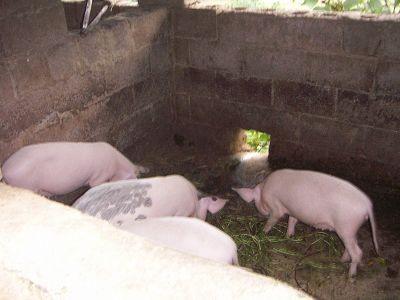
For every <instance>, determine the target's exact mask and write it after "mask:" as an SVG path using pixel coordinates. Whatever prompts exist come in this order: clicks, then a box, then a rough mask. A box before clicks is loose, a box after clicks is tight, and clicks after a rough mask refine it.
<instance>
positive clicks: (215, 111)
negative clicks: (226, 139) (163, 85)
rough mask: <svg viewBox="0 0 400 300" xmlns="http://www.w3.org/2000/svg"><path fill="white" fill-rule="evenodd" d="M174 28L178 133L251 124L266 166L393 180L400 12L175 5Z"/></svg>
mask: <svg viewBox="0 0 400 300" xmlns="http://www.w3.org/2000/svg"><path fill="white" fill-rule="evenodd" d="M173 37H174V68H175V71H174V73H175V92H176V96H175V113H176V118H177V121H178V124H179V128H180V130H181V131H182V132H184V134H187V135H189V136H192V137H194V138H195V137H197V136H203V137H204V135H212V132H220V133H222V134H223V132H225V131H226V129H227V128H237V127H241V128H253V129H257V130H261V131H265V132H268V133H270V134H271V135H272V145H271V149H270V162H271V165H272V167H273V168H282V167H293V168H307V169H314V170H320V171H325V172H329V173H333V174H336V175H339V176H342V177H344V178H349V179H351V180H353V181H356V182H357V181H363V182H364V183H365V182H373V183H377V184H383V185H389V186H395V187H400V38H399V37H400V18H398V17H397V18H396V17H360V16H357V15H354V14H352V15H351V14H344V15H335V14H321V13H319V14H311V13H310V14H305V13H299V14H275V13H271V12H264V13H262V12H246V11H229V10H215V9H210V10H208V9H175V10H174V14H173ZM188 129H190V130H188ZM210 139H211V140H212V139H214V140H215V137H214V138H213V137H210Z"/></svg>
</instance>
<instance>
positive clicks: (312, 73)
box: [242, 48, 376, 92]
mask: <svg viewBox="0 0 400 300" xmlns="http://www.w3.org/2000/svg"><path fill="white" fill-rule="evenodd" d="M242 65H243V68H242V69H243V72H244V74H246V76H254V77H257V78H266V79H279V80H290V81H297V82H307V83H311V84H313V85H320V86H325V85H328V86H333V87H342V88H346V89H353V90H356V91H366V92H369V91H370V89H371V88H372V83H373V77H374V71H375V65H376V60H375V59H368V58H366V59H363V58H359V57H357V58H356V57H346V56H340V55H325V54H317V53H311V52H301V51H293V50H291V51H287V50H280V51H272V50H270V49H265V48H249V49H245V50H243V62H242Z"/></svg>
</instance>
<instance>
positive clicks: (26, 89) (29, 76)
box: [10, 54, 52, 96]
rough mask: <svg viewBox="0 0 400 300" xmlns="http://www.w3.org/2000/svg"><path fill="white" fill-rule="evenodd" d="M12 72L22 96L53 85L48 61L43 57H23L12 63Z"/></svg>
mask: <svg viewBox="0 0 400 300" xmlns="http://www.w3.org/2000/svg"><path fill="white" fill-rule="evenodd" d="M10 71H11V73H12V76H13V77H14V79H15V82H16V86H17V91H18V94H20V95H21V96H23V95H24V94H28V93H30V92H32V91H34V90H37V89H41V88H44V87H46V86H49V85H52V79H51V76H50V70H49V67H48V65H47V60H46V58H45V57H44V56H42V55H39V54H38V55H32V56H26V57H25V56H23V57H21V58H19V59H16V60H13V61H11V63H10Z"/></svg>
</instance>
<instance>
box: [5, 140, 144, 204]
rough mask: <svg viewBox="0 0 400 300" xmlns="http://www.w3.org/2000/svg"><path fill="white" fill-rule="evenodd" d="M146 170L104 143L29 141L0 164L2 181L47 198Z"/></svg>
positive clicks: (128, 177)
mask: <svg viewBox="0 0 400 300" xmlns="http://www.w3.org/2000/svg"><path fill="white" fill-rule="evenodd" d="M147 171H148V170H147V169H146V168H144V167H142V166H139V165H134V164H133V163H132V162H130V161H129V160H128V159H127V158H126V157H125V156H124V155H122V154H121V153H120V152H119V151H118V150H117V149H115V148H114V147H112V146H111V145H110V144H108V143H105V142H96V143H72V142H55V143H43V144H33V145H29V146H25V147H22V148H21V149H19V150H18V151H17V152H15V153H14V154H12V155H11V156H10V157H9V158H8V159H7V160H6V161H5V162H4V164H3V166H2V173H3V180H4V182H5V183H7V184H9V185H12V186H16V187H21V188H26V189H29V190H32V191H33V192H35V193H38V194H41V195H43V196H47V197H50V196H54V195H62V194H67V193H69V192H72V191H74V190H76V189H78V188H80V187H82V186H86V185H88V186H90V187H94V186H96V185H99V184H101V183H104V182H108V181H116V180H123V179H131V178H132V179H133V178H137V176H138V175H139V174H140V173H145V172H147Z"/></svg>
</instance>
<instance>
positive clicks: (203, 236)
mask: <svg viewBox="0 0 400 300" xmlns="http://www.w3.org/2000/svg"><path fill="white" fill-rule="evenodd" d="M120 228H121V229H122V230H125V231H128V232H131V233H134V234H137V235H139V236H142V237H145V238H147V239H149V240H150V241H152V242H154V243H156V244H159V245H162V246H167V247H170V248H173V249H175V250H178V251H182V252H186V253H190V254H192V255H196V256H200V257H205V258H208V259H212V260H215V261H219V262H225V263H232V257H236V244H235V242H234V241H233V240H232V238H231V237H229V236H228V235H227V234H226V233H224V232H223V231H221V230H219V229H218V228H216V227H214V226H212V225H210V224H208V223H207V222H204V221H202V220H199V219H196V218H187V217H163V218H154V219H148V220H142V221H137V222H127V223H125V224H122V225H121V226H120ZM227 253H229V255H227Z"/></svg>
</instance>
